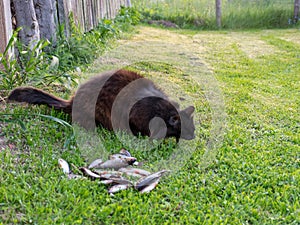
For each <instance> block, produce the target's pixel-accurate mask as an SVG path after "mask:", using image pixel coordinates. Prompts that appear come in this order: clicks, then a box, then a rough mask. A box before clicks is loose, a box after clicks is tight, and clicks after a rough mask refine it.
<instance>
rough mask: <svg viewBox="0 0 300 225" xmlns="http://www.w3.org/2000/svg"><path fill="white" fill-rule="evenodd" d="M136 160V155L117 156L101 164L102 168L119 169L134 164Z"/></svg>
mask: <svg viewBox="0 0 300 225" xmlns="http://www.w3.org/2000/svg"><path fill="white" fill-rule="evenodd" d="M135 161H136V158H134V157H126V158H116V159H109V160H107V161H105V162H103V163H102V164H100V165H99V168H101V169H115V170H118V169H120V168H122V167H127V166H129V165H132V164H133V163H134V162H135Z"/></svg>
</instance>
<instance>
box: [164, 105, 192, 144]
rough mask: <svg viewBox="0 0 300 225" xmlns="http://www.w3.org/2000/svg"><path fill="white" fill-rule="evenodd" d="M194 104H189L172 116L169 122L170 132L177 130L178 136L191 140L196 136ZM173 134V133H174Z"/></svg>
mask: <svg viewBox="0 0 300 225" xmlns="http://www.w3.org/2000/svg"><path fill="white" fill-rule="evenodd" d="M194 111H195V108H194V106H189V107H187V108H185V109H183V110H181V111H179V114H177V115H174V116H171V117H170V119H169V121H168V123H169V129H168V131H169V132H170V133H173V132H174V131H175V132H177V134H175V135H177V138H183V139H186V140H191V139H194V138H195V125H194V118H193V113H194ZM172 136H173V135H172Z"/></svg>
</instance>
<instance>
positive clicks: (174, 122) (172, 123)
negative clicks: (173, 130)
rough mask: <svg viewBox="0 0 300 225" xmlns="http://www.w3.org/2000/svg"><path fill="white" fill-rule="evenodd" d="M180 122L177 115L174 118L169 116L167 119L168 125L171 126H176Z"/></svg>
mask: <svg viewBox="0 0 300 225" xmlns="http://www.w3.org/2000/svg"><path fill="white" fill-rule="evenodd" d="M179 121H180V117H179V115H175V116H171V117H170V119H169V124H170V125H171V126H176V125H177V124H178V123H179Z"/></svg>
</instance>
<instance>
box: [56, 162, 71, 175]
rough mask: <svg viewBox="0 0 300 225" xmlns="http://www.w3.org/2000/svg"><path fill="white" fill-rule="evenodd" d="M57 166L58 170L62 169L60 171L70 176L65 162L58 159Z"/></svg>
mask: <svg viewBox="0 0 300 225" xmlns="http://www.w3.org/2000/svg"><path fill="white" fill-rule="evenodd" d="M58 165H59V167H60V168H62V170H63V172H64V173H65V174H70V172H71V171H70V167H69V164H68V163H67V161H66V160H64V159H58Z"/></svg>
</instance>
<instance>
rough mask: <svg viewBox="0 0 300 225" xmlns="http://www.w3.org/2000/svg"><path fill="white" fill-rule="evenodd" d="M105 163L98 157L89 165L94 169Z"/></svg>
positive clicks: (89, 167)
mask: <svg viewBox="0 0 300 225" xmlns="http://www.w3.org/2000/svg"><path fill="white" fill-rule="evenodd" d="M101 163H103V160H102V159H96V160H94V161H93V162H91V164H90V165H89V166H88V169H92V168H98V166H99V165H100V164H101Z"/></svg>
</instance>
